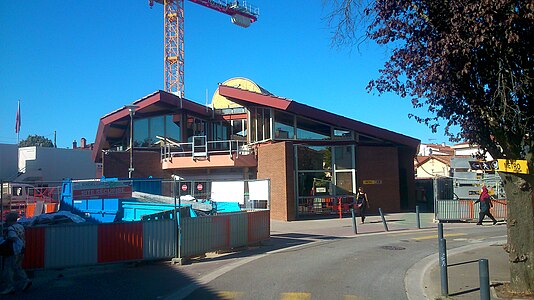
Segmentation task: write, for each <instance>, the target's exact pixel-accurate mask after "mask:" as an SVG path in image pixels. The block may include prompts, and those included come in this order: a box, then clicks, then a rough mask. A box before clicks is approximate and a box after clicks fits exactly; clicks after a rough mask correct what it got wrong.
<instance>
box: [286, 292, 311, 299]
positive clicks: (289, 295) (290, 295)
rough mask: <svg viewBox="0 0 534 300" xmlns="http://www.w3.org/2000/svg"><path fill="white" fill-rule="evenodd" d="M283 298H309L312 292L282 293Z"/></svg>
mask: <svg viewBox="0 0 534 300" xmlns="http://www.w3.org/2000/svg"><path fill="white" fill-rule="evenodd" d="M280 299H281V300H309V299H311V294H310V293H282V297H281V298H280Z"/></svg>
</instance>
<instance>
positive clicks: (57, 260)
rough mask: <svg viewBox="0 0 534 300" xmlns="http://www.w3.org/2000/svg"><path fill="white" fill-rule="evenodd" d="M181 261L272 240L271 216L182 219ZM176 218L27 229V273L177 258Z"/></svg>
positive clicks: (257, 213) (255, 213)
mask: <svg viewBox="0 0 534 300" xmlns="http://www.w3.org/2000/svg"><path fill="white" fill-rule="evenodd" d="M181 221H182V224H181V226H182V249H181V252H180V253H181V257H192V256H198V255H202V254H204V253H206V252H212V251H218V250H229V249H232V248H238V247H243V246H247V245H251V244H254V243H257V242H260V241H264V240H268V239H269V238H270V211H268V210H262V211H253V212H241V213H232V214H225V215H216V216H206V217H201V218H182V219H181ZM176 226H177V223H176V221H175V220H174V219H161V220H155V221H136V222H124V223H108V224H88V223H82V224H69V225H55V226H48V227H31V228H27V229H26V255H25V257H24V262H23V266H24V268H27V269H39V268H61V267H77V266H84V265H95V264H99V263H110V262H121V261H139V260H157V259H169V258H172V257H177V253H178V251H177V247H176V245H177V230H176V229H177V227H176Z"/></svg>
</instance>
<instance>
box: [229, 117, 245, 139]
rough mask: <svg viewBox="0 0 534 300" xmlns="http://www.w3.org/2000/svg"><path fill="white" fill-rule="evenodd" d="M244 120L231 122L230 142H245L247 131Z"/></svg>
mask: <svg viewBox="0 0 534 300" xmlns="http://www.w3.org/2000/svg"><path fill="white" fill-rule="evenodd" d="M245 124H246V120H232V140H239V141H242V140H246V139H247V131H246V129H245Z"/></svg>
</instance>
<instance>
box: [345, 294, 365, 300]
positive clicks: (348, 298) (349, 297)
mask: <svg viewBox="0 0 534 300" xmlns="http://www.w3.org/2000/svg"><path fill="white" fill-rule="evenodd" d="M343 299H344V300H359V299H362V298H358V296H354V295H345V296H344V297H343Z"/></svg>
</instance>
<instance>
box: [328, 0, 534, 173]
mask: <svg viewBox="0 0 534 300" xmlns="http://www.w3.org/2000/svg"><path fill="white" fill-rule="evenodd" d="M332 2H333V5H334V8H336V7H337V9H335V10H334V14H333V16H334V17H333V18H332V17H331V18H332V19H333V20H337V24H338V28H337V31H336V33H335V37H336V38H337V39H340V40H341V41H343V40H346V39H349V40H353V39H354V38H355V36H354V30H355V27H354V26H355V25H356V24H361V23H358V22H355V21H354V19H360V20H362V16H365V17H363V19H365V20H366V23H365V24H367V27H366V28H367V30H366V33H365V38H366V39H371V40H374V41H375V42H377V43H378V44H382V45H387V46H388V47H389V48H390V49H392V52H391V53H392V54H391V57H390V58H389V60H388V61H387V62H386V63H385V64H384V67H383V68H382V69H381V70H380V76H379V77H378V78H377V79H375V80H372V81H371V82H370V83H369V85H368V89H369V90H370V91H377V92H379V93H387V92H393V93H396V94H398V95H400V96H402V97H406V98H408V99H409V100H410V101H411V102H412V104H413V106H414V107H415V108H426V109H427V110H428V111H430V112H431V113H433V114H434V117H431V118H428V117H420V116H417V114H415V113H414V114H411V115H410V117H413V118H414V119H415V120H417V121H418V122H421V123H425V124H427V125H428V126H429V127H430V128H431V130H433V131H434V132H435V131H436V130H437V128H438V126H440V122H441V123H445V124H446V126H445V132H446V134H448V135H449V136H450V138H451V141H453V142H457V141H460V140H464V141H468V142H471V143H473V144H477V145H480V146H481V148H482V149H485V150H486V151H488V152H489V153H490V154H491V155H492V156H493V157H494V158H511V159H526V160H529V161H530V162H531V163H533V162H534V157H533V151H534V105H533V104H532V98H533V95H534V88H533V81H532V78H533V75H534V74H533V73H534V55H533V54H534V2H532V1H526V0H480V1H470V2H469V1H468V2H466V1H459V0H455V1H454V0H451V1H435V0H412V1H405V0H376V1H370V2H367V1H360V0H332ZM354 3H358V4H359V5H355V4H354ZM363 4H365V5H363ZM363 7H365V8H363ZM356 10H358V11H356ZM362 12H363V14H362ZM336 14H337V15H336ZM360 40H361V38H360ZM451 127H454V128H457V127H459V128H460V132H459V133H452V132H451V131H450V128H451Z"/></svg>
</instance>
